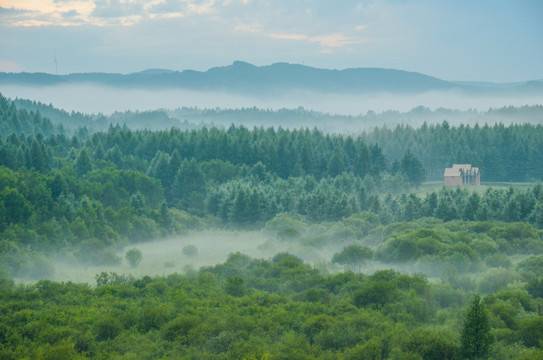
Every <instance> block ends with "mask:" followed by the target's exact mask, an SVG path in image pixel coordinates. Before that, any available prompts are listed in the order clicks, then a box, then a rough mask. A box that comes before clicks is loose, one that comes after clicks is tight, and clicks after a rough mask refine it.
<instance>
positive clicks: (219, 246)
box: [49, 231, 340, 285]
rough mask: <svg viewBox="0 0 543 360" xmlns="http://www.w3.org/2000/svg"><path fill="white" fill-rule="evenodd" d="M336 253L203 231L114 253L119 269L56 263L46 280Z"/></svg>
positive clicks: (313, 258)
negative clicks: (132, 253)
mask: <svg viewBox="0 0 543 360" xmlns="http://www.w3.org/2000/svg"><path fill="white" fill-rule="evenodd" d="M188 245H193V246H195V247H196V249H197V251H198V253H197V255H196V256H187V255H185V254H183V248H184V247H185V246H188ZM132 248H136V249H138V250H140V251H141V253H142V261H141V263H140V264H139V265H138V266H137V267H135V268H133V267H130V265H129V264H128V262H127V261H126V259H125V258H124V254H125V253H126V251H127V250H128V249H132ZM339 250H340V249H339V248H338V247H337V246H335V245H334V244H331V246H330V247H325V248H321V249H315V248H310V247H304V246H300V245H299V244H297V243H288V242H283V241H279V240H276V239H271V238H270V237H268V236H266V235H265V234H264V233H263V232H257V231H251V232H238V231H220V232H219V231H202V232H195V233H193V234H191V235H186V236H180V237H175V238H171V239H166V240H156V241H150V242H146V243H140V244H135V245H130V246H128V247H126V248H124V249H121V250H119V251H118V252H117V255H118V256H120V257H122V258H123V259H122V263H121V264H120V265H113V266H84V265H80V264H78V263H77V262H76V261H70V260H68V259H57V260H56V261H55V262H54V273H53V276H52V278H51V279H49V280H55V281H74V282H84V283H89V284H91V285H94V284H95V276H96V274H99V273H100V272H102V271H107V272H116V273H118V274H132V275H134V276H135V277H141V276H143V275H150V276H153V275H167V274H171V273H184V272H186V270H187V268H189V269H194V270H198V269H199V268H200V267H202V266H213V265H217V264H222V263H224V262H225V261H226V260H227V258H228V255H229V254H231V253H236V252H240V253H242V254H245V255H249V256H251V257H253V258H264V259H270V258H272V257H273V256H275V255H276V254H278V253H281V252H289V253H291V254H294V255H296V256H298V257H299V258H301V259H302V260H304V261H306V262H307V263H309V264H312V265H318V264H319V263H324V262H329V261H330V259H331V258H332V256H333V254H334V253H335V252H337V251H339Z"/></svg>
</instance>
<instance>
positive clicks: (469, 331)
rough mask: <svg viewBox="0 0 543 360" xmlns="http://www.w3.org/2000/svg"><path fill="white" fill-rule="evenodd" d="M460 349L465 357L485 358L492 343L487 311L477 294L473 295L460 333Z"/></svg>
mask: <svg viewBox="0 0 543 360" xmlns="http://www.w3.org/2000/svg"><path fill="white" fill-rule="evenodd" d="M460 341H461V350H462V354H463V356H464V358H466V359H486V358H487V357H488V352H489V350H490V345H492V342H493V338H492V335H491V334H490V321H489V316H488V312H487V310H486V308H485V306H484V304H483V303H482V302H481V296H480V295H479V294H474V295H473V300H472V302H471V305H470V306H469V307H468V309H467V313H466V318H465V320H464V327H463V328H462V333H461V338H460Z"/></svg>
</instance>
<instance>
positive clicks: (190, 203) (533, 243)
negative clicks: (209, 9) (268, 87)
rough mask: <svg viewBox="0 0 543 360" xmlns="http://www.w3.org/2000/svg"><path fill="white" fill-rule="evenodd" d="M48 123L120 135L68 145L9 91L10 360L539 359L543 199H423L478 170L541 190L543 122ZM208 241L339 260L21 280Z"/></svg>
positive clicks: (469, 192) (2, 216) (526, 193)
mask: <svg viewBox="0 0 543 360" xmlns="http://www.w3.org/2000/svg"><path fill="white" fill-rule="evenodd" d="M18 103H19V104H26V105H25V106H27V107H32V106H37V105H36V104H29V103H25V102H24V101H18ZM39 107H40V108H42V109H43V106H42V105H39ZM536 110H537V109H536ZM46 111H47V112H48V115H49V114H51V115H52V116H57V117H65V118H66V119H71V120H74V119H75V120H74V121H76V123H78V124H79V125H80V124H84V123H86V122H89V121H92V122H94V123H95V124H98V125H99V127H103V126H109V128H108V129H107V130H105V131H101V132H96V131H89V130H88V129H85V128H80V129H79V130H78V131H75V132H74V131H73V129H72V130H68V131H65V130H64V128H63V127H62V126H58V125H57V124H55V125H53V123H51V122H50V121H49V120H48V119H47V118H44V117H42V116H41V115H40V113H39V112H37V111H36V112H35V111H34V110H32V109H30V111H26V110H20V109H18V108H17V107H16V106H15V105H14V102H10V101H8V100H7V99H5V98H3V97H1V96H0V135H1V136H0V358H2V359H20V358H36V359H77V358H81V359H83V358H94V359H110V358H118V359H134V358H138V359H141V358H143V359H146V358H148V359H160V358H163V359H171V358H183V359H231V358H239V359H310V358H320V359H398V360H399V359H424V360H426V359H451V360H456V359H464V358H468V359H469V358H475V357H478V358H492V359H496V360H501V359H503V360H506V359H519V360H527V359H543V351H542V346H543V276H542V274H543V230H542V229H543V191H542V190H543V189H542V186H541V185H540V184H536V185H534V186H531V187H525V188H513V187H511V188H487V189H483V190H480V189H450V188H441V189H438V190H433V191H432V190H427V191H421V189H420V188H419V187H420V185H421V183H422V182H423V181H424V179H425V176H426V175H427V174H428V170H429V171H430V176H434V175H432V174H433V173H432V172H433V171H436V170H435V169H438V168H439V169H440V171H441V168H442V167H445V166H450V164H451V163H452V162H464V161H465V162H472V163H473V164H474V165H479V166H480V167H481V169H482V172H483V174H490V173H491V172H492V171H494V170H496V169H498V170H499V171H501V172H495V173H494V174H495V175H488V176H489V177H488V178H492V176H495V179H497V180H509V179H516V180H524V179H527V178H531V177H533V178H536V179H541V178H542V175H543V174H541V173H540V170H541V168H543V167H540V166H539V165H538V164H539V162H541V156H542V153H541V149H542V148H543V147H542V146H541V145H542V144H541V141H542V140H541V139H543V136H542V135H543V134H541V127H540V126H534V125H523V126H517V125H515V126H509V127H504V126H502V125H496V126H484V127H478V126H475V127H467V126H459V127H450V126H449V125H448V124H447V123H442V124H439V125H432V126H427V125H424V126H422V127H421V128H419V129H412V128H409V127H398V128H396V129H393V130H388V129H386V128H378V129H376V130H375V131H373V132H371V133H367V134H362V135H361V136H357V137H352V136H342V135H331V134H327V133H324V132H322V131H319V130H316V129H315V130H307V129H301V130H285V129H282V128H277V129H276V128H268V129H264V128H254V129H253V130H249V129H247V128H245V127H243V126H231V127H229V128H228V129H221V128H215V127H212V128H207V127H198V128H193V129H185V130H181V129H178V128H172V129H170V130H153V131H151V130H134V129H129V128H128V127H125V126H123V127H120V126H110V125H109V123H108V121H109V120H108V119H111V118H106V117H100V118H96V117H89V116H87V115H83V114H79V113H72V114H68V113H64V112H62V111H59V110H57V109H54V108H52V107H50V108H48V109H46ZM526 111H528V110H526ZM536 112H537V111H536ZM160 114H161V112H156V113H153V114H150V115H149V116H152V117H153V118H156V119H159V120H157V121H162V120H160V119H161V116H162V115H160ZM136 115H137V116H136ZM136 115H134V114H130V116H136V117H139V116H141V118H140V120H141V121H143V119H147V120H148V119H149V117H146V116H147V115H146V114H136ZM115 116H117V117H120V118H122V116H121V114H114V115H113V117H115ZM155 116H156V117H155ZM367 116H370V115H367ZM71 120H70V121H71ZM163 120H164V119H163ZM164 121H166V120H164ZM106 124H107V125H106ZM440 142H444V143H445V144H446V145H447V144H448V145H447V146H448V147H445V148H444V149H445V150H443V149H442V148H440V147H439V146H438V144H439V143H440ZM517 142H520V143H521V144H522V146H521V148H522V149H524V150H525V151H524V150H523V151H520V150H519V146H517V145H516V143H517ZM453 144H454V149H455V150H453ZM458 144H460V145H461V146H459V147H458V148H456V145H458ZM511 144H512V145H511ZM449 145H450V146H449ZM395 146H396V148H395ZM491 153H492V154H491ZM500 153H503V154H505V155H504V156H505V157H504V158H503V159H502V160H499V161H498V160H496V156H497V154H500ZM485 156H486V157H487V158H485ZM490 156H492V157H490ZM473 159H474V160H473ZM484 159H487V160H488V161H486V160H485V161H486V163H485V164H486V165H483V163H482V161H483V160H484ZM515 159H516V160H518V161H517V163H515V166H510V165H509V164H511V161H513V160H515ZM477 161H481V163H477ZM517 165H518V166H520V168H518V167H516V166H517ZM538 166H539V167H538ZM498 170H496V171H498ZM511 174H515V175H514V176H515V177H511V176H512V175H511ZM484 176H487V175H484ZM410 191H416V192H411V193H409V192H410ZM203 227H217V228H233V229H261V231H262V233H263V234H265V235H266V236H267V238H268V242H273V243H274V244H289V245H290V246H291V247H292V248H294V249H295V250H296V251H298V253H300V254H301V255H304V258H306V259H307V258H311V257H312V253H315V254H316V253H318V252H319V251H322V252H328V254H329V256H328V258H327V259H326V260H323V259H322V258H318V257H315V258H316V259H318V261H319V262H318V263H317V264H318V265H317V266H316V267H312V266H310V265H308V264H306V263H304V262H303V261H302V260H301V259H300V258H299V257H296V256H294V255H291V254H289V253H280V254H278V255H276V256H274V257H272V258H270V259H253V258H250V257H248V256H246V255H242V254H240V253H235V254H231V255H230V256H229V257H228V260H227V261H226V262H225V263H222V264H218V265H215V266H209V267H204V268H201V269H200V270H199V271H195V270H192V269H186V275H178V274H173V275H169V276H162V277H156V278H151V277H149V276H144V277H142V278H135V277H133V276H132V275H123V274H117V273H108V272H102V273H101V274H98V275H97V276H96V287H93V286H90V285H87V284H74V283H70V282H68V283H56V282H51V281H48V280H41V281H38V282H36V283H34V284H29V285H21V284H19V285H15V284H14V282H13V281H12V280H10V277H16V278H27V279H33V280H34V281H35V280H36V279H43V278H50V277H51V276H52V274H53V272H54V268H53V265H52V262H51V259H52V258H54V257H55V256H60V257H62V259H63V261H64V262H67V263H72V264H84V265H85V266H87V265H110V266H114V265H116V264H119V263H120V262H121V261H122V258H121V257H120V256H119V255H118V254H119V253H121V250H122V253H123V254H124V256H125V258H126V260H127V261H128V263H129V264H130V266H131V268H130V269H131V271H132V270H135V268H137V267H138V266H139V267H140V268H141V266H140V262H141V261H142V259H143V261H145V257H146V254H145V253H142V252H141V251H140V250H139V249H137V248H135V247H133V245H132V244H134V243H137V242H142V241H148V240H152V239H157V238H160V237H167V236H172V235H176V234H180V233H183V232H186V231H188V230H191V229H201V228H203ZM264 245H266V244H264ZM267 245H269V243H267ZM126 248H130V250H128V251H126ZM181 253H182V254H183V256H184V257H185V258H187V259H189V258H190V259H195V258H197V257H198V256H200V255H202V254H201V252H199V248H198V244H194V245H187V246H185V247H183V248H182V250H181ZM298 253H297V255H300V254H298ZM334 253H335V254H334ZM333 254H334V255H333ZM301 255H300V256H301ZM391 266H392V267H394V268H395V269H397V270H398V271H401V272H404V273H401V272H398V271H395V270H383V269H387V268H389V267H391ZM2 271H5V273H6V275H4V273H2ZM365 273H368V274H372V275H366V274H365ZM405 273H411V275H408V274H405ZM427 276H429V278H427ZM473 293H480V294H482V295H483V296H484V298H482V299H481V298H480V297H479V295H475V296H473V295H472V294H473ZM470 299H472V300H471V303H470Z"/></svg>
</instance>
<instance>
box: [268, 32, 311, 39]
mask: <svg viewBox="0 0 543 360" xmlns="http://www.w3.org/2000/svg"><path fill="white" fill-rule="evenodd" d="M268 36H269V37H271V38H272V39H279V40H307V39H308V36H307V35H304V34H286V33H278V34H270V35H268Z"/></svg>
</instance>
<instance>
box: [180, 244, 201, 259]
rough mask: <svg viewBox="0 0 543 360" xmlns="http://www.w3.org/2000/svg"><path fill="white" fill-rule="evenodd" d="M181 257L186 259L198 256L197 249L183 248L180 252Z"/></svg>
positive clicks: (191, 246)
mask: <svg viewBox="0 0 543 360" xmlns="http://www.w3.org/2000/svg"><path fill="white" fill-rule="evenodd" d="M181 252H182V253H183V255H185V256H186V257H196V256H198V248H197V247H196V246H194V245H187V246H185V247H183V250H181Z"/></svg>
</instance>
